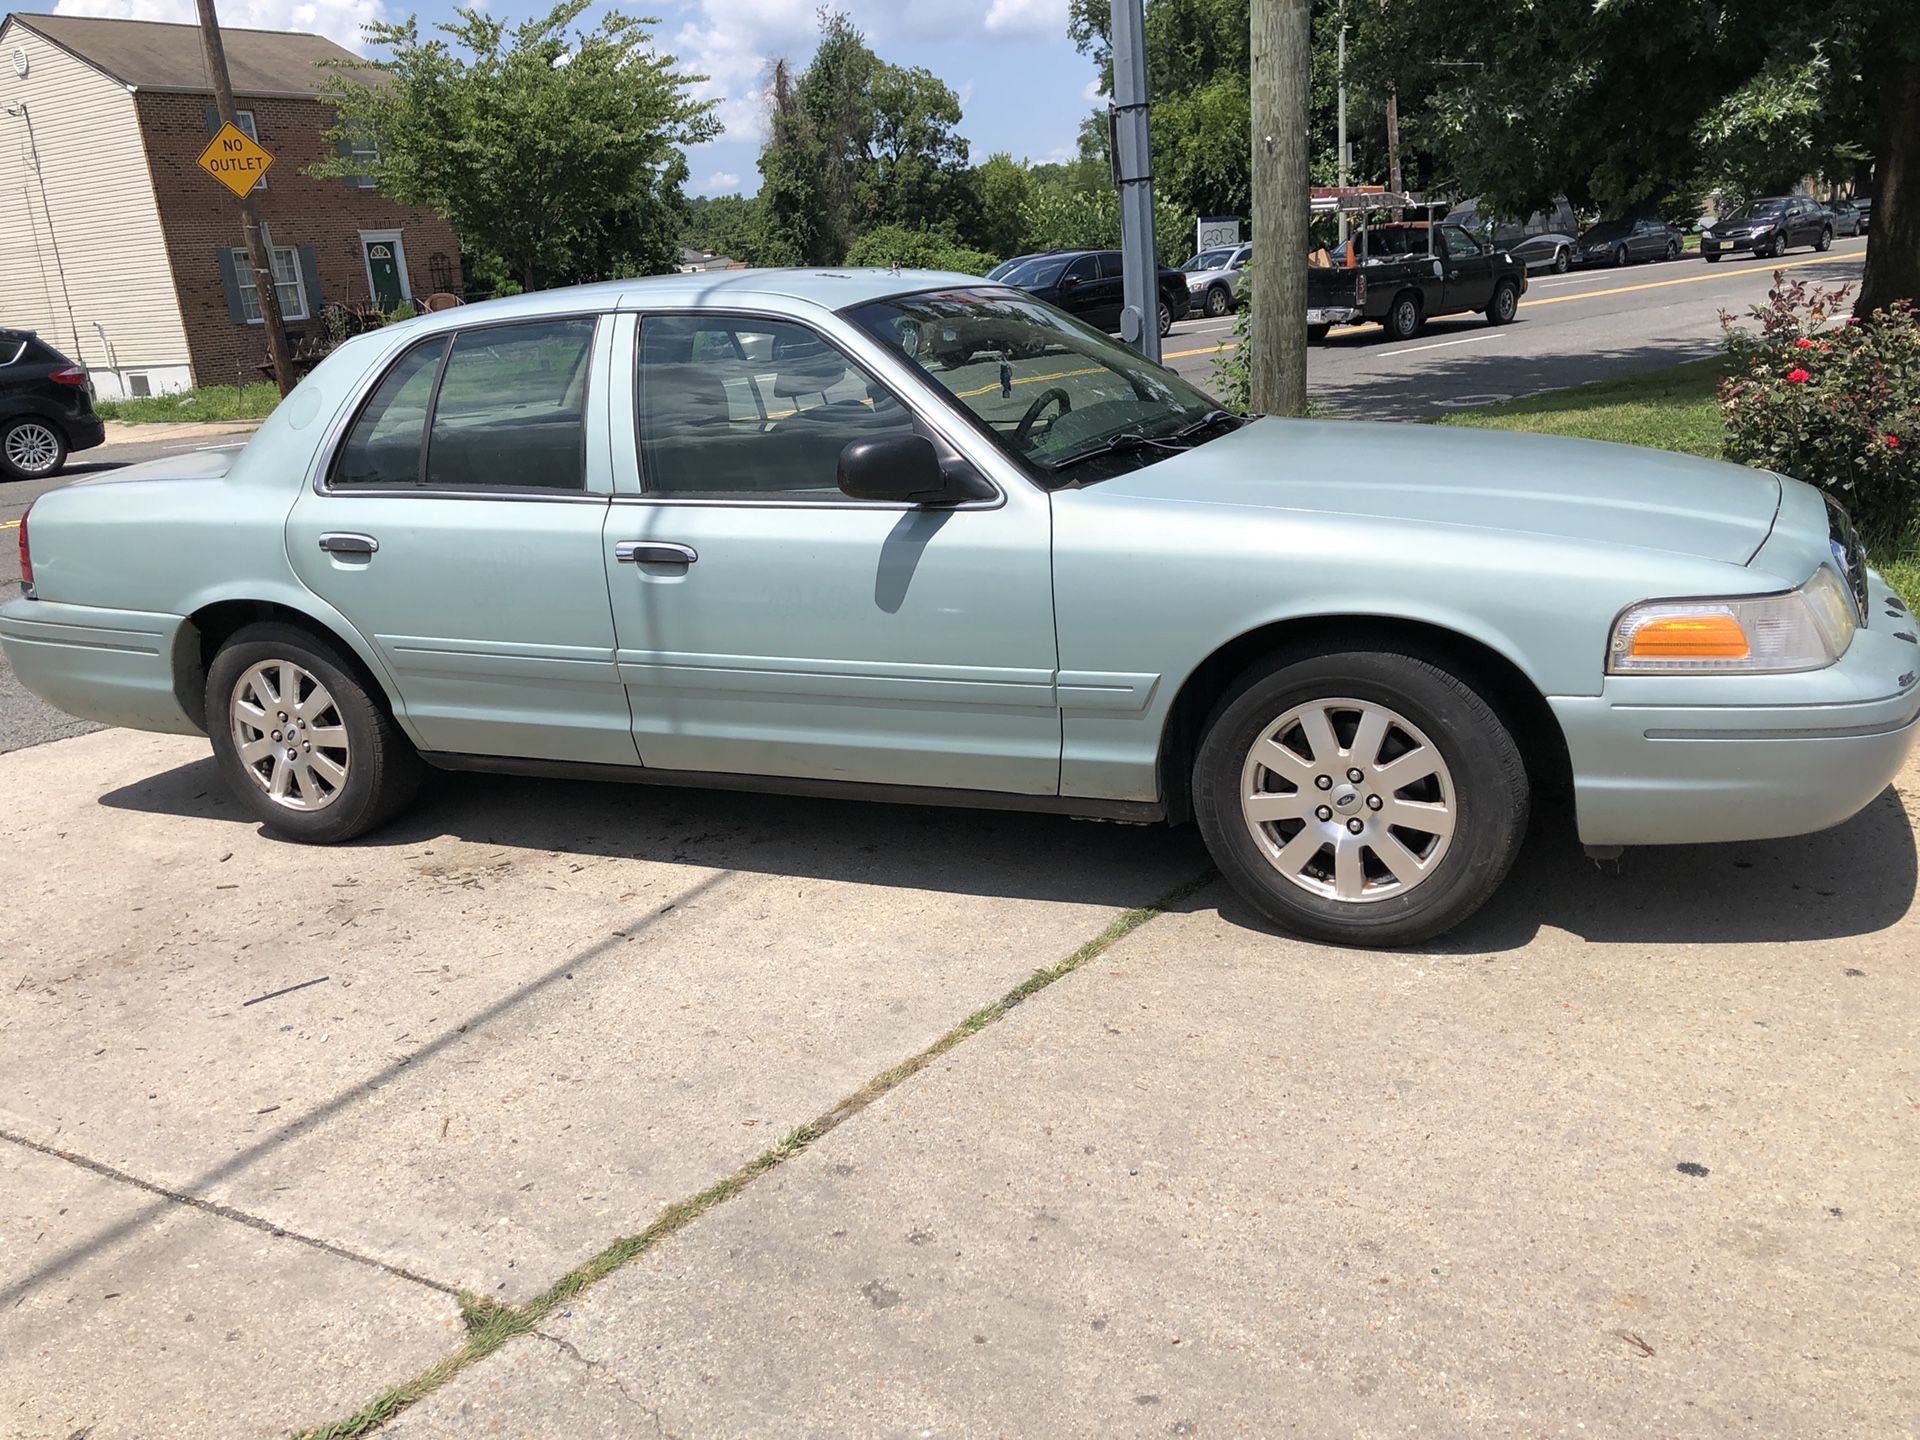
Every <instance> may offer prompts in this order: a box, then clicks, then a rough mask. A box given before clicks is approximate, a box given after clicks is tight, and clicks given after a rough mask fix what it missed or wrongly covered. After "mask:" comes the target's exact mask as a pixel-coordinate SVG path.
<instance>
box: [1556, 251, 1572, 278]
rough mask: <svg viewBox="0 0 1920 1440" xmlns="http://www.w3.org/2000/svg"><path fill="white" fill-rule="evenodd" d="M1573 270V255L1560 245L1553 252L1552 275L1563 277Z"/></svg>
mask: <svg viewBox="0 0 1920 1440" xmlns="http://www.w3.org/2000/svg"><path fill="white" fill-rule="evenodd" d="M1572 268H1573V253H1572V252H1571V251H1569V250H1568V249H1567V247H1566V246H1564V245H1562V246H1561V247H1560V248H1559V249H1558V250H1556V251H1554V252H1553V273H1554V274H1556V275H1564V274H1566V273H1567V271H1569V270H1571V269H1572Z"/></svg>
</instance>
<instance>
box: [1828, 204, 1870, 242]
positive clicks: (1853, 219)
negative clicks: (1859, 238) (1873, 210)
mask: <svg viewBox="0 0 1920 1440" xmlns="http://www.w3.org/2000/svg"><path fill="white" fill-rule="evenodd" d="M1831 208H1832V212H1833V233H1834V234H1835V235H1849V236H1851V235H1864V234H1866V233H1867V212H1866V211H1865V210H1862V209H1861V208H1860V207H1859V206H1858V205H1856V204H1854V202H1853V201H1851V200H1841V201H1839V202H1837V203H1836V204H1834V205H1833V206H1832V207H1831Z"/></svg>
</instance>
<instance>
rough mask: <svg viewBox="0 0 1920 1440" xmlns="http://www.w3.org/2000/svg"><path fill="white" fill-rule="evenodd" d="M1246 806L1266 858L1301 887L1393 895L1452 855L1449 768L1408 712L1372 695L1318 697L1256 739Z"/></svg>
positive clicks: (1347, 895)
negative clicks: (1368, 697) (1402, 712)
mask: <svg viewBox="0 0 1920 1440" xmlns="http://www.w3.org/2000/svg"><path fill="white" fill-rule="evenodd" d="M1240 814H1241V818H1242V819H1243V820H1244V821H1245V822H1246V826H1247V830H1248V833H1250V834H1251V835H1252V836H1253V842H1254V844H1255V845H1256V846H1258V847H1259V850H1260V853H1261V854H1262V855H1264V856H1265V857H1266V860H1267V863H1268V864H1269V865H1271V866H1273V868H1274V869H1275V870H1277V871H1278V872H1279V873H1280V874H1281V875H1283V876H1285V877H1286V878H1287V879H1288V880H1289V881H1291V882H1292V883H1293V884H1295V885H1298V886H1299V887H1300V888H1301V889H1303V890H1305V891H1307V892H1309V893H1310V894H1313V895H1317V896H1320V897H1321V898H1323V899H1328V900H1341V901H1348V902H1353V903H1362V904H1363V903H1367V902H1370V901H1375V900H1386V899H1389V898H1391V897H1393V896H1396V895H1404V894H1406V893H1407V892H1408V891H1409V890H1411V889H1413V888H1414V887H1415V886H1416V885H1419V884H1421V883H1422V882H1424V881H1426V880H1428V879H1429V878H1431V877H1432V876H1433V874H1434V873H1435V871H1437V870H1438V869H1439V866H1440V862H1441V861H1442V860H1443V859H1445V858H1446V854H1447V850H1448V847H1449V846H1450V845H1451V844H1452V842H1453V828H1454V819H1455V815H1456V807H1455V800H1454V786H1453V775H1452V772H1451V771H1449V770H1448V769H1447V762H1446V761H1445V760H1444V759H1442V758H1441V755H1440V752H1439V750H1438V749H1437V748H1435V746H1434V744H1433V742H1432V741H1431V740H1429V739H1428V738H1427V737H1426V736H1425V735H1424V734H1422V733H1421V732H1420V730H1419V729H1418V728H1416V727H1415V726H1414V725H1413V724H1412V723H1411V722H1410V721H1408V720H1407V718H1406V717H1405V716H1403V715H1400V714H1398V713H1396V712H1395V711H1393V710H1390V709H1388V708H1387V707H1386V706H1384V705H1380V704H1376V703H1375V702H1373V701H1371V700H1351V699H1342V698H1335V699H1328V700H1314V701H1311V702H1309V703H1307V704H1305V705H1296V706H1295V707H1294V708H1293V709H1291V710H1289V711H1288V712H1287V713H1286V714H1284V715H1282V716H1281V717H1280V718H1279V719H1278V720H1276V721H1274V722H1273V724H1271V725H1269V726H1268V727H1267V728H1266V729H1265V730H1263V731H1261V732H1260V735H1259V737H1258V738H1257V739H1255V740H1254V742H1253V745H1252V747H1251V748H1250V749H1249V750H1248V751H1247V758H1246V762H1245V764H1244V765H1242V767H1241V771H1240Z"/></svg>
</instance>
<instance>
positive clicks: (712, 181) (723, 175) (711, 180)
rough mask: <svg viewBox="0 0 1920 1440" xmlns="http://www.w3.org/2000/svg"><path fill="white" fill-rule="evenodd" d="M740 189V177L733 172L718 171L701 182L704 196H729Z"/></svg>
mask: <svg viewBox="0 0 1920 1440" xmlns="http://www.w3.org/2000/svg"><path fill="white" fill-rule="evenodd" d="M739 188H740V177H739V176H738V175H736V174H734V173H733V172H732V171H731V170H716V171H714V172H713V173H712V174H711V175H709V176H707V178H706V179H705V180H703V181H701V182H700V193H701V194H702V195H729V194H732V193H733V192H734V191H735V190H738V189H739Z"/></svg>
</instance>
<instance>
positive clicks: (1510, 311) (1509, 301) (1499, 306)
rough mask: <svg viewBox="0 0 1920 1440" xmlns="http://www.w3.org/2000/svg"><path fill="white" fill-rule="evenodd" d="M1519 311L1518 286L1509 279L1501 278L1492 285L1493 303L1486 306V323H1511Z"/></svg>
mask: <svg viewBox="0 0 1920 1440" xmlns="http://www.w3.org/2000/svg"><path fill="white" fill-rule="evenodd" d="M1519 313H1520V287H1519V286H1518V285H1516V284H1514V283H1513V281H1511V280H1502V281H1501V282H1500V283H1499V284H1498V285H1496V286H1494V287H1493V303H1492V304H1490V305H1488V306H1487V323H1489V324H1491V325H1511V324H1512V323H1513V318H1514V316H1516V315H1518V314H1519Z"/></svg>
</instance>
